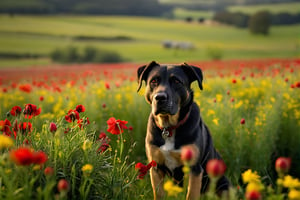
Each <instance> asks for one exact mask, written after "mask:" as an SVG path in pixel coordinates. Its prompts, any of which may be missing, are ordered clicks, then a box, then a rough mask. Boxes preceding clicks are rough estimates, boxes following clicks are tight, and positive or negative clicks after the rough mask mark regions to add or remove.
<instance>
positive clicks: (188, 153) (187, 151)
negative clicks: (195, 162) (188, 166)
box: [181, 147, 195, 162]
mask: <svg viewBox="0 0 300 200" xmlns="http://www.w3.org/2000/svg"><path fill="white" fill-rule="evenodd" d="M194 157H195V155H194V152H193V150H192V149H191V148H188V147H187V148H182V151H181V160H183V161H187V162H189V161H191V160H192V159H193V158H194Z"/></svg>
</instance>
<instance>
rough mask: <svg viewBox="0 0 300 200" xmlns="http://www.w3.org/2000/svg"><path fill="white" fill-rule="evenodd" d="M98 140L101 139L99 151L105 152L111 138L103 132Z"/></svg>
mask: <svg viewBox="0 0 300 200" xmlns="http://www.w3.org/2000/svg"><path fill="white" fill-rule="evenodd" d="M98 141H101V145H100V147H99V148H98V150H97V152H100V153H103V152H104V151H106V149H107V148H108V147H109V144H108V143H109V142H110V138H108V137H107V135H106V134H105V133H104V132H101V133H100V135H99V139H98Z"/></svg>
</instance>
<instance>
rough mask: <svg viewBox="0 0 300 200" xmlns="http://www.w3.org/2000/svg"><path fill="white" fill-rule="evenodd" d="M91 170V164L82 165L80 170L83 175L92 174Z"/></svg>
mask: <svg viewBox="0 0 300 200" xmlns="http://www.w3.org/2000/svg"><path fill="white" fill-rule="evenodd" d="M93 168H94V167H93V165H91V164H85V165H83V167H82V168H81V170H82V172H83V173H88V174H90V173H92V171H93Z"/></svg>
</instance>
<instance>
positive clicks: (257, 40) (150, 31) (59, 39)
mask: <svg viewBox="0 0 300 200" xmlns="http://www.w3.org/2000/svg"><path fill="white" fill-rule="evenodd" d="M0 20H1V27H0V44H1V45H0V54H1V55H12V56H21V58H20V59H14V58H7V57H2V58H1V59H0V66H1V67H5V66H8V67H17V66H28V65H51V64H53V63H52V61H51V60H50V59H49V54H50V53H51V52H52V51H53V50H55V49H56V48H61V47H66V46H70V45H72V46H75V47H78V48H79V49H80V50H82V49H83V48H84V47H86V46H92V47H95V48H99V49H105V50H110V51H114V52H117V53H119V54H120V55H121V56H122V57H123V58H124V60H125V61H129V62H148V61H149V60H157V61H160V62H170V61H172V62H182V61H187V60H189V61H190V60H192V61H197V60H207V59H210V57H209V55H208V50H209V49H215V50H217V51H220V52H221V53H222V58H223V59H226V60H228V59H234V58H240V59H251V58H275V57H278V58H292V57H296V56H298V55H299V35H300V32H299V30H300V28H299V25H292V26H274V27H272V28H271V31H270V36H268V37H264V36H261V35H251V34H250V33H249V31H248V30H246V29H238V28H234V27H229V26H223V25H204V24H202V25H201V24H198V23H186V22H183V21H178V20H167V19H159V18H147V17H118V16H98V17H95V16H93V17H91V16H64V15H60V16H21V15H15V16H13V17H12V16H9V15H1V16H0ZM78 38H94V39H93V40H87V39H78ZM118 38H123V39H118ZM124 38H125V39H124ZM164 40H171V41H177V42H190V43H192V44H193V45H194V47H195V48H194V49H192V50H178V49H165V48H163V46H162V41H164ZM24 55H31V56H33V57H34V56H35V57H37V58H26V57H25V58H23V59H22V56H24Z"/></svg>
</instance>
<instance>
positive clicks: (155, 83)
mask: <svg viewBox="0 0 300 200" xmlns="http://www.w3.org/2000/svg"><path fill="white" fill-rule="evenodd" d="M150 83H151V85H152V86H157V85H158V79H157V78H154V79H152V80H151V81H150Z"/></svg>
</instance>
